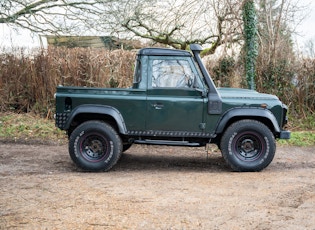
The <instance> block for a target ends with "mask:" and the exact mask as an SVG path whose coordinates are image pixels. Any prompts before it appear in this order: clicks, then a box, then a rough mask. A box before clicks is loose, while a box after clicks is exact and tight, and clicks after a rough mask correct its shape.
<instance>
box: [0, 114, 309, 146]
mask: <svg viewBox="0 0 315 230" xmlns="http://www.w3.org/2000/svg"><path fill="white" fill-rule="evenodd" d="M0 140H5V141H11V142H23V143H26V142H31V143H34V142H35V143H56V144H62V143H66V142H67V137H66V135H65V132H64V131H61V130H59V129H57V128H56V127H55V124H54V120H52V119H45V118H41V117H39V116H36V115H34V114H28V113H23V114H17V113H0ZM277 143H278V145H279V146H315V131H295V132H292V133H291V139H290V140H278V141H277Z"/></svg>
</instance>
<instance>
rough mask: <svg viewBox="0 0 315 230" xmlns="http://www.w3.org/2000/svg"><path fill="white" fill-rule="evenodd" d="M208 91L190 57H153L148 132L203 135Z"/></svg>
mask: <svg viewBox="0 0 315 230" xmlns="http://www.w3.org/2000/svg"><path fill="white" fill-rule="evenodd" d="M204 89H205V86H204V84H203V82H202V80H201V78H200V76H199V74H198V71H197V70H196V68H195V65H194V63H193V61H192V59H191V58H190V57H177V56H176V57H164V56H163V57H162V56H151V57H150V58H149V66H148V90H147V113H146V130H150V131H152V132H153V133H154V134H155V135H159V132H160V131H170V132H168V133H169V134H171V135H174V132H175V133H176V132H178V131H181V133H182V132H187V136H190V134H189V133H191V134H192V133H196V132H197V133H202V132H203V131H204V130H203V129H204V117H203V114H204V109H205V108H206V104H205V101H206V99H205V97H204V93H203V92H202V91H203V90H204ZM162 133H164V134H165V132H162ZM166 133H167V132H166ZM179 135H182V134H179Z"/></svg>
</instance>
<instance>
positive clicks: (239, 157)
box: [221, 120, 276, 172]
mask: <svg viewBox="0 0 315 230" xmlns="http://www.w3.org/2000/svg"><path fill="white" fill-rule="evenodd" d="M221 151H222V155H223V157H224V159H225V161H226V162H227V164H228V165H229V166H230V167H231V168H232V169H233V170H235V171H240V172H241V171H261V170H262V169H264V168H266V167H267V166H268V165H269V164H270V163H271V161H272V160H273V158H274V155H275V151H276V144H275V138H274V136H273V134H272V132H271V131H270V129H269V128H268V127H267V126H266V125H264V124H263V123H261V122H259V121H256V120H241V121H237V122H235V123H233V124H232V125H231V126H230V127H228V128H227V130H226V131H225V133H224V134H223V136H222V139H221Z"/></svg>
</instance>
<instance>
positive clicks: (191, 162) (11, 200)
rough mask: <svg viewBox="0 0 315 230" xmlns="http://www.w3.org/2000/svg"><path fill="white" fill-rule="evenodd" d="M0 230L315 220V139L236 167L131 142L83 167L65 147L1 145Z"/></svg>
mask: <svg viewBox="0 0 315 230" xmlns="http://www.w3.org/2000/svg"><path fill="white" fill-rule="evenodd" d="M0 185H1V187H0V229H277V230H279V229H315V147H310V148H298V147H282V148H278V149H277V152H276V157H275V159H274V161H273V162H272V163H271V165H270V166H269V167H268V168H267V169H265V170H264V171H262V172H259V173H235V172H231V171H230V169H229V168H227V167H226V165H225V163H224V161H223V159H222V158H221V155H220V154H219V153H217V152H215V153H213V154H211V155H210V156H209V157H208V158H207V155H206V154H205V151H204V148H179V147H172V148H170V147H161V146H133V147H132V148H131V149H129V150H128V151H127V152H126V153H125V154H124V155H123V157H122V158H121V160H120V162H119V163H118V165H117V166H116V167H115V168H114V169H113V170H111V171H110V172H108V173H84V172H80V170H78V169H76V167H75V166H74V165H73V164H72V162H71V160H70V158H69V156H68V152H67V146H65V145H63V146H49V145H16V144H3V143H2V144H0Z"/></svg>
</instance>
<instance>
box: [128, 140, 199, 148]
mask: <svg viewBox="0 0 315 230" xmlns="http://www.w3.org/2000/svg"><path fill="white" fill-rule="evenodd" d="M134 143H135V144H146V145H171V146H190V147H199V146H201V144H200V143H195V142H188V141H165V140H149V139H147V140H135V141H134Z"/></svg>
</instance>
